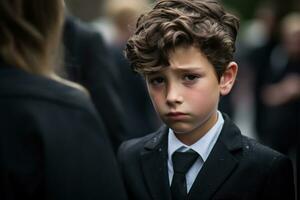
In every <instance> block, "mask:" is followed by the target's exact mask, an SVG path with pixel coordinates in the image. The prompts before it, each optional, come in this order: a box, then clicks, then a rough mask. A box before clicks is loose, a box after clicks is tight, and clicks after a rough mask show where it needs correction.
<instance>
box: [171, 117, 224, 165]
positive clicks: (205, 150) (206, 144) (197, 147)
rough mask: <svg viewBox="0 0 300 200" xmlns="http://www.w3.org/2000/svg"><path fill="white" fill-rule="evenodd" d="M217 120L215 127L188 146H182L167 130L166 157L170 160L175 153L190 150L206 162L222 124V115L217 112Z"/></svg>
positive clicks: (172, 133)
mask: <svg viewBox="0 0 300 200" xmlns="http://www.w3.org/2000/svg"><path fill="white" fill-rule="evenodd" d="M217 113H218V120H217V122H216V123H215V125H214V126H213V127H212V128H211V129H210V130H209V131H208V132H207V133H206V134H205V135H204V136H203V137H202V138H201V139H200V140H198V141H197V142H196V143H194V144H192V145H190V146H188V145H186V144H183V143H182V142H181V141H180V140H178V139H177V137H176V136H175V134H174V132H173V130H172V129H169V137H168V156H169V158H171V156H172V155H173V153H174V152H175V151H181V152H185V151H188V150H190V149H192V150H194V151H195V152H197V153H198V154H199V155H200V157H201V158H202V160H203V161H206V159H207V157H208V156H209V154H210V152H211V150H212V148H213V146H214V145H215V143H216V141H217V139H218V137H219V135H220V133H221V130H222V127H223V124H224V119H223V117H222V114H221V113H220V112H219V111H218V112H217Z"/></svg>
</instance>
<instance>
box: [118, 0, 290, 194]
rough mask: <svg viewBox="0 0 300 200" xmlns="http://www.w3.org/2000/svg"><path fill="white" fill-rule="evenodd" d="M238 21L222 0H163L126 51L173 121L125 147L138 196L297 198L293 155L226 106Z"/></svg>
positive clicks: (122, 159)
mask: <svg viewBox="0 0 300 200" xmlns="http://www.w3.org/2000/svg"><path fill="white" fill-rule="evenodd" d="M238 27H239V20H238V19H237V18H236V17H235V16H233V15H232V14H230V13H228V12H226V11H225V10H224V8H223V7H222V5H221V4H220V3H219V1H217V0H158V1H156V3H155V5H154V7H153V8H152V9H151V10H150V11H148V12H145V13H144V14H143V15H141V17H140V18H139V19H138V21H137V25H136V30H135V33H134V34H133V35H132V36H131V37H130V39H129V40H128V42H127V46H126V56H127V58H128V59H129V61H130V62H131V64H132V66H133V67H134V69H135V70H136V71H138V72H140V73H141V74H142V75H143V76H144V77H145V79H146V83H147V88H148V92H149V94H150V97H151V99H152V102H153V104H154V107H155V109H156V111H157V113H158V114H159V116H160V118H161V119H162V121H163V122H164V123H165V125H164V126H162V127H161V128H160V129H159V130H157V131H156V132H154V133H152V134H149V135H147V136H144V137H141V138H136V139H132V140H129V141H125V142H124V143H122V145H121V146H120V148H119V154H118V158H119V163H120V168H121V170H122V174H123V177H124V181H125V187H126V189H127V192H128V195H129V198H130V199H132V200H140V199H143V200H154V199H156V200H170V199H172V200H187V199H188V200H199V199H201V200H210V199H243V200H253V199H275V200H281V199H288V200H294V199H295V193H294V182H293V168H292V164H291V161H290V160H289V159H288V158H287V157H286V156H285V155H283V154H281V153H279V152H277V151H274V150H272V149H270V148H268V147H266V146H263V145H261V144H259V143H258V142H257V141H255V140H252V139H249V138H247V137H245V136H243V135H242V134H241V131H240V130H239V128H238V127H237V126H236V125H235V124H234V123H233V122H232V121H231V120H230V118H229V117H228V116H227V115H226V114H225V113H221V112H220V111H218V103H219V99H220V96H224V95H227V94H229V93H230V91H231V89H232V87H233V85H234V82H235V78H236V75H237V70H238V65H237V63H236V62H234V61H233V54H234V51H235V40H236V36H237V32H238Z"/></svg>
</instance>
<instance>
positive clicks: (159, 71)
mask: <svg viewBox="0 0 300 200" xmlns="http://www.w3.org/2000/svg"><path fill="white" fill-rule="evenodd" d="M168 68H170V67H168ZM168 68H163V69H160V70H158V71H152V72H148V73H146V74H145V75H146V76H153V75H156V74H159V73H162V72H163V71H165V70H167V69H168ZM172 70H174V71H177V72H194V71H197V72H201V71H203V69H202V68H201V67H199V66H194V67H184V68H183V67H182V68H181V67H176V68H175V69H172Z"/></svg>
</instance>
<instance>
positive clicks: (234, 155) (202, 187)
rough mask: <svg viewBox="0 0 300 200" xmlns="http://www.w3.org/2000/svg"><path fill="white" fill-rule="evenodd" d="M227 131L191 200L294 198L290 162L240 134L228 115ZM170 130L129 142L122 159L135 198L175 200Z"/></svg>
mask: <svg viewBox="0 0 300 200" xmlns="http://www.w3.org/2000/svg"><path fill="white" fill-rule="evenodd" d="M224 118H225V123H224V126H223V129H222V132H221V134H220V136H219V138H218V140H217V142H216V144H215V146H214V148H213V150H212V152H211V153H210V155H209V157H208V159H207V160H206V162H205V163H204V165H203V167H202V169H201V171H200V172H199V174H198V176H197V178H196V180H195V182H194V183H193V185H192V188H191V190H190V192H189V197H188V200H200V199H201V200H209V199H219V200H221V199H223V200H226V199H227V200H235V199H236V200H259V199H261V200H267V199H268V200H269V199H270V200H271V199H272V200H274V199H275V200H277V199H278V200H283V199H284V200H292V199H294V186H293V172H292V165H291V162H290V160H289V159H288V158H287V157H285V156H284V155H282V154H280V153H278V152H276V151H273V150H271V149H269V148H267V147H265V146H262V145H260V144H258V143H257V142H256V141H254V140H252V139H249V138H246V137H244V136H242V135H241V133H240V130H239V129H238V128H237V127H236V126H235V125H234V124H233V122H231V121H230V120H229V118H228V117H226V116H224ZM167 132H168V129H167V127H162V128H161V129H160V130H158V131H157V132H155V133H153V134H151V135H148V136H146V137H143V138H139V139H133V140H130V141H127V142H124V143H123V144H122V145H121V147H120V149H119V161H120V165H121V170H122V173H123V177H124V181H125V187H126V189H127V192H128V194H129V196H130V199H131V200H141V199H143V200H170V199H171V197H170V189H169V181H168V171H167V170H168V168H167V148H168V147H167V138H168V134H167Z"/></svg>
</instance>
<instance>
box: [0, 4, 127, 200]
mask: <svg viewBox="0 0 300 200" xmlns="http://www.w3.org/2000/svg"><path fill="white" fill-rule="evenodd" d="M63 15H64V8H63V0H38V1H32V0H30V1H24V0H19V1H11V0H1V1H0V133H1V134H0V199H1V200H19V199H23V200H25V199H26V200H27V199H30V200H35V199H36V200H42V199H49V200H77V199H78V200H89V199H118V200H120V199H121V200H123V199H124V200H125V199H126V195H125V193H124V188H123V185H122V182H121V179H120V176H119V174H118V170H117V164H116V161H115V159H114V154H113V151H112V149H111V147H110V145H109V143H108V139H107V136H106V130H105V129H104V126H103V124H102V122H101V120H100V118H99V116H98V115H97V113H96V110H95V108H94V106H93V105H92V104H91V102H90V99H89V96H88V93H87V92H86V90H85V89H84V88H83V87H81V86H79V85H77V84H75V83H72V82H69V81H66V80H64V79H62V78H59V77H58V76H57V75H55V74H54V72H53V69H54V59H55V54H56V51H57V47H58V43H59V41H60V35H61V28H62V25H63Z"/></svg>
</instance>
